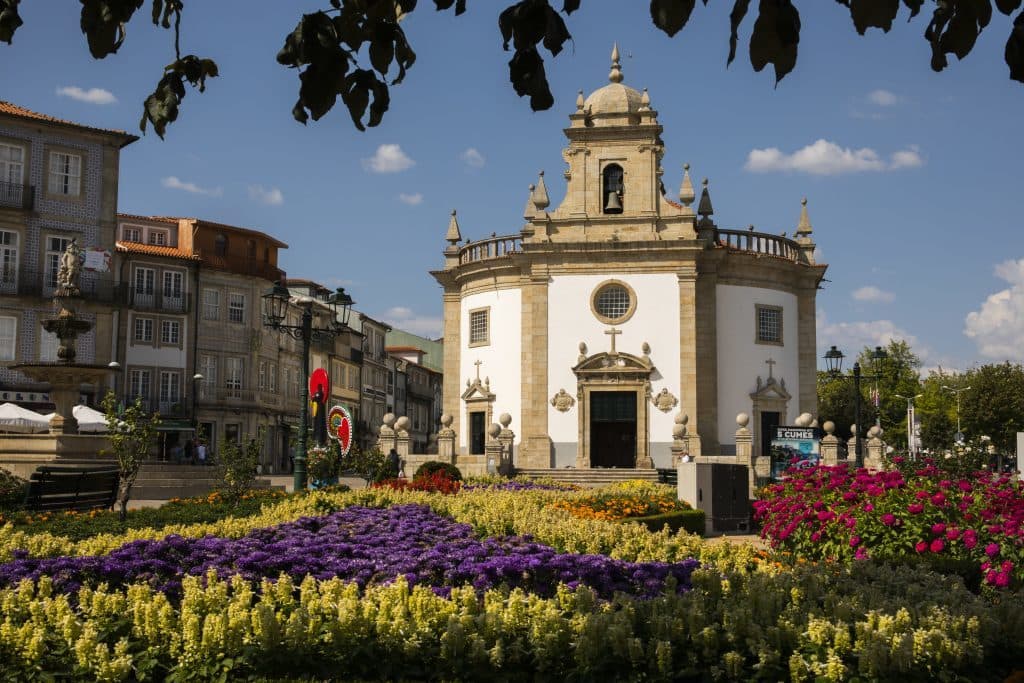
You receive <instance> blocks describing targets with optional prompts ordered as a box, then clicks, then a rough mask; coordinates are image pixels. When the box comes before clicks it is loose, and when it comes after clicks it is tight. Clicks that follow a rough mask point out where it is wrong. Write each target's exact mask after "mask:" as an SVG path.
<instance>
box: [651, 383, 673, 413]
mask: <svg viewBox="0 0 1024 683" xmlns="http://www.w3.org/2000/svg"><path fill="white" fill-rule="evenodd" d="M651 403H653V404H654V407H655V408H657V409H658V410H660V411H661V412H663V413H667V412H668V411H670V410H672V409H673V408H675V407H676V406H677V405H679V399H678V398H676V397H675V396H673V395H672V392H671V391H669V390H668V388H662V390H661V391H659V392H658V393H657V394H655V395H654V396H651Z"/></svg>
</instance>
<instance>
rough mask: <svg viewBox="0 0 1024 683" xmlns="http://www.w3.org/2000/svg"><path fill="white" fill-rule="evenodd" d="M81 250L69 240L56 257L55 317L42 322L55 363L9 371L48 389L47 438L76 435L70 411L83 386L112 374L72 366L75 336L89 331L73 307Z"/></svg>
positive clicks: (77, 293) (77, 292)
mask: <svg viewBox="0 0 1024 683" xmlns="http://www.w3.org/2000/svg"><path fill="white" fill-rule="evenodd" d="M82 258H83V257H82V249H81V247H79V246H78V240H77V239H73V240H71V243H70V244H68V246H67V248H66V249H65V250H64V253H63V254H61V257H60V267H59V269H58V271H57V289H56V290H55V291H54V294H53V304H54V305H53V307H54V311H55V312H56V317H54V318H50V319H48V320H43V321H42V323H43V328H44V329H45V330H46V331H47V332H50V333H52V334H55V335H57V339H58V346H57V361H56V362H55V363H20V364H18V365H12V366H11V368H12V369H14V370H18V371H20V372H22V373H23V374H25V375H27V376H28V377H31V378H32V379H34V380H36V381H38V382H46V383H48V384H49V385H50V387H51V388H50V398H51V399H52V400H53V403H54V406H55V407H56V410H55V412H54V415H53V417H52V418H51V419H50V434H51V435H58V434H64V435H68V434H78V421H77V420H76V419H75V416H74V415H73V414H72V412H71V411H72V409H73V408H74V407H75V404H76V403H78V396H79V394H80V392H81V388H82V385H83V384H92V385H94V386H97V387H98V386H99V385H100V383H101V381H102V380H103V379H105V378H106V377H107V376H108V375H109V374H110V372H112V370H111V369H110V368H109V367H107V366H106V365H87V364H82V363H76V362H75V355H76V351H75V341H76V339H77V338H78V336H79V335H81V334H85V333H86V332H88V331H89V330H91V329H92V323H90V322H88V321H87V320H81V319H80V318H79V317H78V310H77V305H78V302H79V301H81V299H82V289H81V286H80V278H81V275H82Z"/></svg>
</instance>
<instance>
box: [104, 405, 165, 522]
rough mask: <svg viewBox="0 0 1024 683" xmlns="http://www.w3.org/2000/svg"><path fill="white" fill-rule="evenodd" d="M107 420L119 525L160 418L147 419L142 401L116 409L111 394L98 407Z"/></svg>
mask: <svg viewBox="0 0 1024 683" xmlns="http://www.w3.org/2000/svg"><path fill="white" fill-rule="evenodd" d="M101 406H102V408H103V412H104V414H105V416H106V418H107V438H108V439H110V452H111V453H112V454H113V455H114V458H116V459H117V466H118V469H119V470H120V480H119V481H118V484H117V506H118V512H119V513H120V515H121V521H124V520H125V519H127V517H128V499H129V497H130V496H131V492H132V485H134V484H135V478H136V477H137V476H138V475H139V468H140V467H142V462H143V461H144V460H145V459H146V456H147V455H149V449H150V448H151V447H152V445H153V442H154V441H155V438H156V428H157V427H159V426H160V416H159V415H158V414H156V413H153V414H152V415H149V414H147V413H146V411H145V410H144V409H143V408H142V399H141V398H137V399H135V402H134V403H130V404H128V405H126V406H123V407H122V406H119V405H118V403H117V397H115V396H114V392H112V391H111V392H107V395H106V396H104V397H103V402H102V403H101Z"/></svg>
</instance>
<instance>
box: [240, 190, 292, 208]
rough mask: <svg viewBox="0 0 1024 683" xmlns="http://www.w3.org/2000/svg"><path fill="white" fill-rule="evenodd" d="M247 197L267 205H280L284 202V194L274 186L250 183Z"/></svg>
mask: <svg viewBox="0 0 1024 683" xmlns="http://www.w3.org/2000/svg"><path fill="white" fill-rule="evenodd" d="M249 199H252V200H253V201H256V202H259V203H260V204H266V205H268V206H281V205H282V204H284V195H283V194H281V190H279V189H277V188H276V187H271V188H266V187H263V186H262V185H250V186H249Z"/></svg>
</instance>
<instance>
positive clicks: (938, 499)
mask: <svg viewBox="0 0 1024 683" xmlns="http://www.w3.org/2000/svg"><path fill="white" fill-rule="evenodd" d="M945 504H946V494H945V493H943V492H942V491H939V492H938V493H936V494H934V495H932V505H936V506H938V507H942V506H943V505H945Z"/></svg>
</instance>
